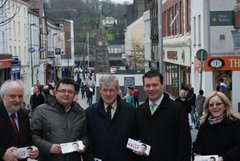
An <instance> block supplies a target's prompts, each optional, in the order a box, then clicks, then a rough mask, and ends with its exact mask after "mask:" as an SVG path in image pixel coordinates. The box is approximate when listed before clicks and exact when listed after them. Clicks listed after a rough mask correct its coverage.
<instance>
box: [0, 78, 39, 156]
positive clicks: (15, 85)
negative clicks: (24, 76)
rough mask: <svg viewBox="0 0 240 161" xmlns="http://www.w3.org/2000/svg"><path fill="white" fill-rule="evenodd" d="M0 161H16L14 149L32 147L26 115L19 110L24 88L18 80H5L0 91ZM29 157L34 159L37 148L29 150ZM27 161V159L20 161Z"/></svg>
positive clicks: (37, 153) (36, 154)
mask: <svg viewBox="0 0 240 161" xmlns="http://www.w3.org/2000/svg"><path fill="white" fill-rule="evenodd" d="M0 95H1V98H2V101H1V102H0V161H18V160H20V159H21V157H20V156H19V155H16V153H14V149H16V148H21V147H27V146H32V145H33V143H32V137H31V132H30V123H29V118H28V115H27V114H26V113H25V112H24V111H23V110H22V109H21V107H22V105H23V97H24V86H23V83H22V82H21V81H19V80H7V81H5V82H4V83H3V84H2V86H1V89H0ZM28 154H29V157H30V158H31V159H36V158H37V157H38V155H39V150H38V148H37V147H35V148H32V149H31V150H29V153H28ZM22 161H27V159H22Z"/></svg>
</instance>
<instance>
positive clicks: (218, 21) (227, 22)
mask: <svg viewBox="0 0 240 161" xmlns="http://www.w3.org/2000/svg"><path fill="white" fill-rule="evenodd" d="M231 25H233V11H211V12H210V26H231Z"/></svg>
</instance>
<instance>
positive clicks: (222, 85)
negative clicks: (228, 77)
mask: <svg viewBox="0 0 240 161" xmlns="http://www.w3.org/2000/svg"><path fill="white" fill-rule="evenodd" d="M219 91H220V92H222V93H224V94H226V93H227V85H226V83H225V82H224V79H223V78H221V79H220V80H219Z"/></svg>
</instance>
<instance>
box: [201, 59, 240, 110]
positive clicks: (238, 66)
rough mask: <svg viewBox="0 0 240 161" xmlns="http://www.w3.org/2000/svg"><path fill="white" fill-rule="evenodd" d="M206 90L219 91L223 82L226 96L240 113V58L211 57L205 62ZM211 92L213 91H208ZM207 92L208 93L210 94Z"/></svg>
mask: <svg viewBox="0 0 240 161" xmlns="http://www.w3.org/2000/svg"><path fill="white" fill-rule="evenodd" d="M204 72H205V76H206V77H205V89H206V90H208V89H212V90H213V91H215V90H219V85H220V83H221V81H222V80H223V83H224V84H225V85H226V93H225V94H226V96H227V97H228V98H229V99H230V100H231V102H232V105H233V108H234V109H235V110H236V111H238V112H240V107H238V106H239V103H240V92H239V91H240V85H239V81H240V56H209V57H208V58H207V59H206V60H205V61H204ZM208 92H211V91H208ZM208 92H207V93H208Z"/></svg>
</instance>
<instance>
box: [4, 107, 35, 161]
mask: <svg viewBox="0 0 240 161" xmlns="http://www.w3.org/2000/svg"><path fill="white" fill-rule="evenodd" d="M18 123H19V138H20V142H19V143H18V142H17V141H16V138H15V134H14V131H13V129H12V124H11V121H10V118H9V116H8V113H7V110H6V109H5V106H4V104H3V102H0V161H2V157H3V156H4V154H5V152H6V150H7V149H8V148H10V147H12V146H15V147H17V148H20V147H26V146H31V145H33V144H32V137H31V132H30V125H29V124H30V123H29V118H28V116H27V114H26V113H25V112H24V111H22V110H19V111H18ZM26 160H27V159H26ZM22 161H25V159H24V160H22Z"/></svg>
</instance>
